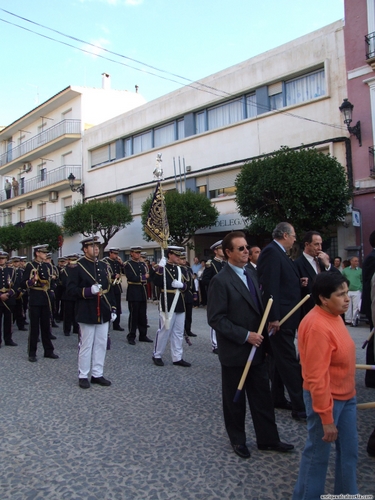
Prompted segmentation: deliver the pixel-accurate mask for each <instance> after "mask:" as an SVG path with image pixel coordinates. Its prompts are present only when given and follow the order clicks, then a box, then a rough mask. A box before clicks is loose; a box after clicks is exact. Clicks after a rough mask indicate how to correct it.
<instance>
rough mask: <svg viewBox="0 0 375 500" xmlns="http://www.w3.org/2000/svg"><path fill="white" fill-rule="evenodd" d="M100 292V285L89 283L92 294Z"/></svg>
mask: <svg viewBox="0 0 375 500" xmlns="http://www.w3.org/2000/svg"><path fill="white" fill-rule="evenodd" d="M99 292H100V286H99V285H91V293H92V294H93V295H98V293H99Z"/></svg>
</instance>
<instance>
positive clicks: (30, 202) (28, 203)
mask: <svg viewBox="0 0 375 500" xmlns="http://www.w3.org/2000/svg"><path fill="white" fill-rule="evenodd" d="M26 208H33V202H32V201H31V200H28V201H27V202H26Z"/></svg>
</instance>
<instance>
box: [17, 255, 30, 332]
mask: <svg viewBox="0 0 375 500" xmlns="http://www.w3.org/2000/svg"><path fill="white" fill-rule="evenodd" d="M26 264H27V257H25V256H24V255H22V256H20V266H19V269H20V270H21V271H22V274H21V283H22V281H23V279H22V278H23V273H24V272H25V268H26ZM22 306H23V312H24V317H25V321H24V324H25V325H28V324H29V322H28V321H27V311H28V309H29V291H28V289H27V288H22Z"/></svg>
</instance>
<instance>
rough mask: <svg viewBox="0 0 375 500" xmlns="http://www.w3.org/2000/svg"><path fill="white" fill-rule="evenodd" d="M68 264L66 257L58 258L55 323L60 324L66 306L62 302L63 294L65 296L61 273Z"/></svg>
mask: <svg viewBox="0 0 375 500" xmlns="http://www.w3.org/2000/svg"><path fill="white" fill-rule="evenodd" d="M67 264H68V261H67V258H66V257H65V256H64V257H58V259H57V272H58V278H57V283H56V288H55V300H56V314H55V321H57V322H59V321H62V319H63V317H64V304H63V301H62V294H63V291H64V289H63V285H62V282H61V273H62V271H63V269H64V267H65V266H66V265H67Z"/></svg>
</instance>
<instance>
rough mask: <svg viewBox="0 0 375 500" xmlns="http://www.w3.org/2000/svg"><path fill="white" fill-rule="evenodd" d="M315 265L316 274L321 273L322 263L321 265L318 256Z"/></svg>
mask: <svg viewBox="0 0 375 500" xmlns="http://www.w3.org/2000/svg"><path fill="white" fill-rule="evenodd" d="M314 260H315V267H316V274H319V273H320V265H319V260H318V257H315V259H314Z"/></svg>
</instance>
